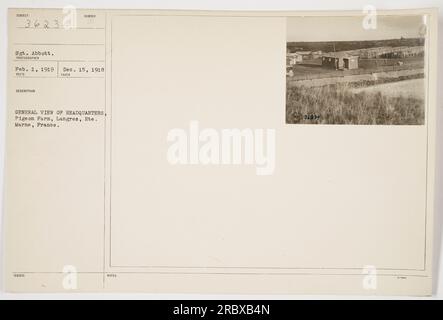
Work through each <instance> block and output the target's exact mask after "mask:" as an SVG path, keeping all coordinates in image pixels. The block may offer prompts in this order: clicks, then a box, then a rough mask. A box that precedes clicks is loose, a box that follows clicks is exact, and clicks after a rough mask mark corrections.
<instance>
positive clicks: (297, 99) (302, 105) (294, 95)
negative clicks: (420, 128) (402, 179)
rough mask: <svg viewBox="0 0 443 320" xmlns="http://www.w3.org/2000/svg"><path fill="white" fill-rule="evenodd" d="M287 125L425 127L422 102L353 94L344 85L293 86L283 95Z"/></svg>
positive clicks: (378, 93) (369, 94) (411, 99)
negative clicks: (423, 125)
mask: <svg viewBox="0 0 443 320" xmlns="http://www.w3.org/2000/svg"><path fill="white" fill-rule="evenodd" d="M286 123H304V124H312V123H319V124H367V125H373V124H383V125H401V124H403V125H405V124H406V125H420V124H424V103H423V100H422V99H417V98H413V97H401V96H400V97H387V96H384V95H382V94H381V93H380V92H377V93H366V92H360V93H352V92H350V90H349V89H348V87H347V86H346V85H331V86H322V87H293V88H288V90H287V92H286Z"/></svg>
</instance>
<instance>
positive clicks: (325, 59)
mask: <svg viewBox="0 0 443 320" xmlns="http://www.w3.org/2000/svg"><path fill="white" fill-rule="evenodd" d="M425 46H426V28H425V24H424V21H423V16H376V15H375V16H373V17H369V18H368V17H365V16H361V17H360V16H355V17H328V18H325V17H291V18H288V19H287V52H286V123H288V124H351V125H423V124H424V122H425V92H426V90H425V89H426V86H425V68H424V67H425V57H426V53H425Z"/></svg>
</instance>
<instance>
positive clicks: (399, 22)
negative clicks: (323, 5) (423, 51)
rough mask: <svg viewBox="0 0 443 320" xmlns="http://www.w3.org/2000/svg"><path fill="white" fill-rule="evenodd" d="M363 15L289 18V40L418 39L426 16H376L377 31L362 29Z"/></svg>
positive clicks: (287, 37) (287, 35)
mask: <svg viewBox="0 0 443 320" xmlns="http://www.w3.org/2000/svg"><path fill="white" fill-rule="evenodd" d="M363 18H364V16H363V15H362V16H353V17H349V16H348V17H290V18H287V34H286V39H287V41H289V42H291V41H350V40H382V39H396V38H400V37H405V38H416V37H419V36H420V34H419V30H420V27H421V26H422V24H423V16H421V15H419V16H381V15H380V16H377V28H376V29H368V30H366V29H365V28H363Z"/></svg>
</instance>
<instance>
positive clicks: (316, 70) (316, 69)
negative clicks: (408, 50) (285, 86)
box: [287, 58, 424, 82]
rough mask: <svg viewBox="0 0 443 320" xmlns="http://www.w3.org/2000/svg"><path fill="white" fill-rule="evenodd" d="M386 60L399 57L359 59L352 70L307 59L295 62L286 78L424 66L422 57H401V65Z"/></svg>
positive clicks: (310, 77)
mask: <svg viewBox="0 0 443 320" xmlns="http://www.w3.org/2000/svg"><path fill="white" fill-rule="evenodd" d="M374 60H382V61H383V62H375V61H374ZM386 60H394V62H395V60H399V59H360V60H359V61H360V62H359V66H360V67H359V68H358V69H353V70H333V69H329V68H324V67H322V65H321V59H313V60H307V61H304V62H303V63H301V64H296V65H294V66H292V70H293V72H294V75H293V76H292V77H288V79H287V80H288V81H290V82H292V81H298V80H307V79H321V78H329V77H344V76H350V75H359V74H371V73H376V72H390V71H401V70H414V69H423V68H424V60H423V58H409V59H401V60H402V62H403V64H402V65H396V64H395V63H391V65H389V63H387V62H385V61H386ZM377 63H378V65H377Z"/></svg>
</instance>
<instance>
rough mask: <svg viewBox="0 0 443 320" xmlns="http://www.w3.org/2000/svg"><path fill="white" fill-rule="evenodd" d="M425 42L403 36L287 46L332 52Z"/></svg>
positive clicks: (290, 43)
mask: <svg viewBox="0 0 443 320" xmlns="http://www.w3.org/2000/svg"><path fill="white" fill-rule="evenodd" d="M424 42H425V39H424V38H402V39H388V40H365V41H321V42H288V43H287V47H288V48H289V50H290V51H291V52H294V51H296V50H306V51H317V50H321V51H324V52H330V51H346V50H355V49H366V48H373V47H400V46H411V47H412V46H422V45H424ZM334 46H335V48H334ZM334 49H335V50H334Z"/></svg>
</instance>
